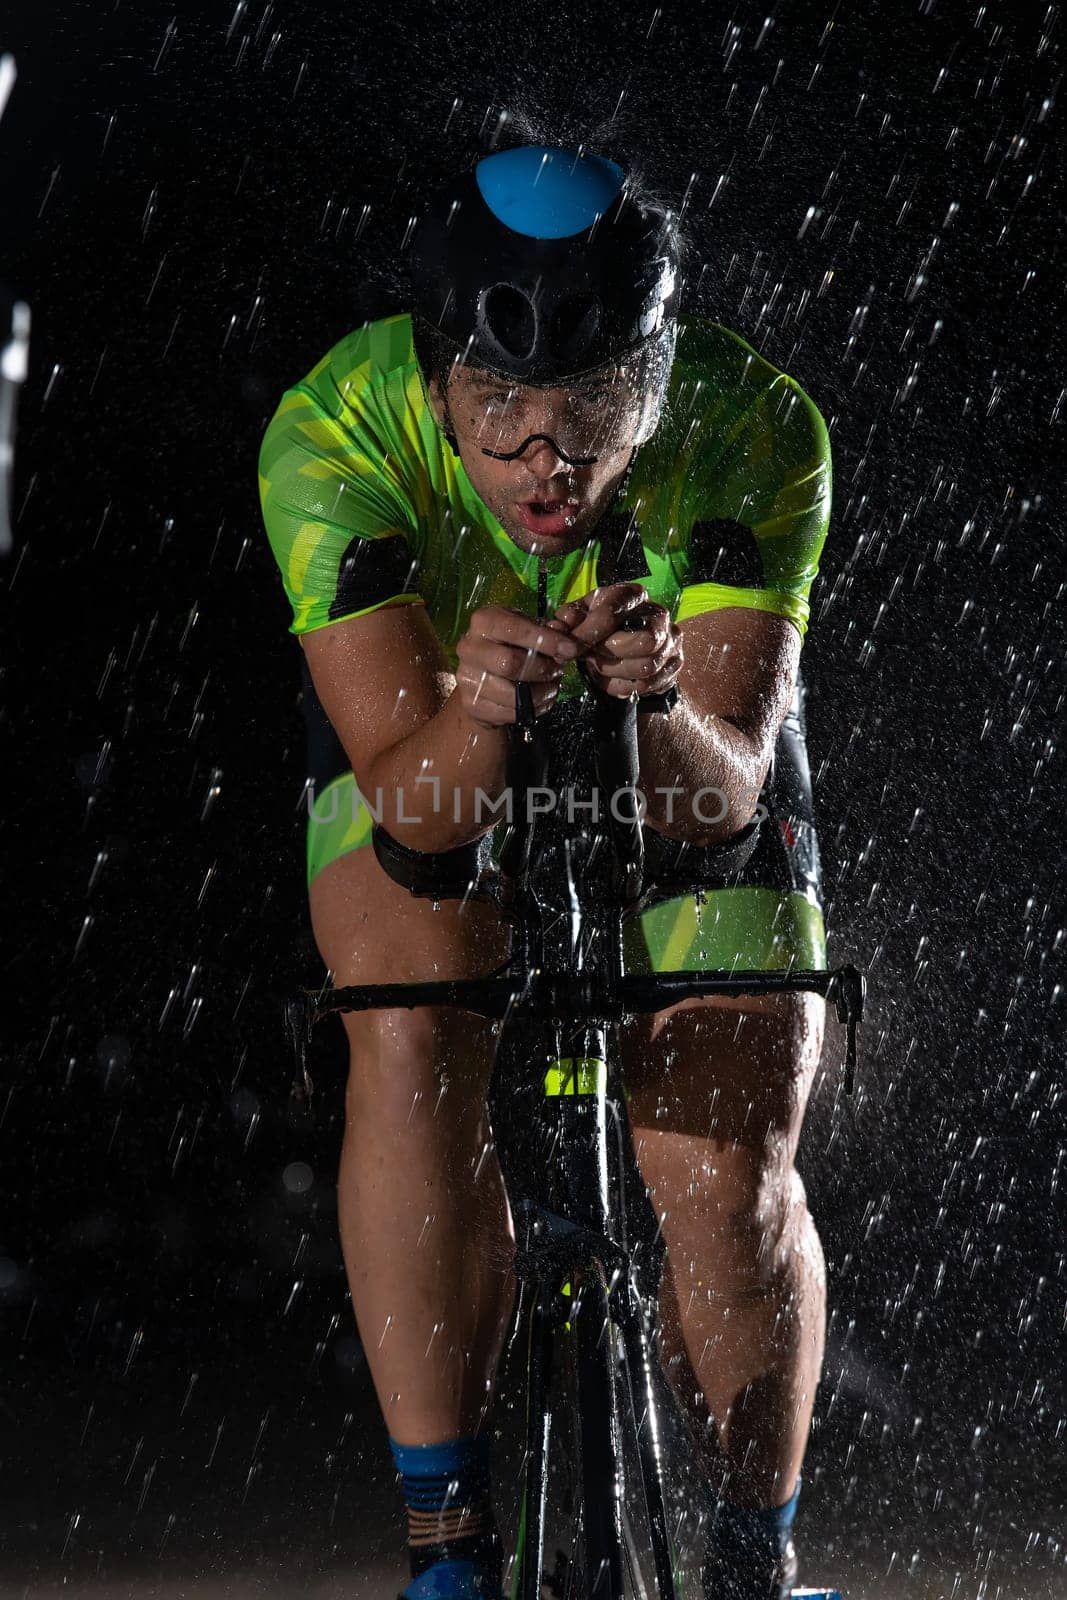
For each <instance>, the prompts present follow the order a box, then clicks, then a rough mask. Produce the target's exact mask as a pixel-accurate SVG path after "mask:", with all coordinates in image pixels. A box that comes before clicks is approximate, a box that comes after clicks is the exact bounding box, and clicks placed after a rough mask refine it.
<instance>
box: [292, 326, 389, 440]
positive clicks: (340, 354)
mask: <svg viewBox="0 0 1067 1600" xmlns="http://www.w3.org/2000/svg"><path fill="white" fill-rule="evenodd" d="M414 360H415V357H414V351H413V349H412V343H411V317H410V316H409V315H408V314H406V313H405V314H403V315H398V316H392V317H380V318H379V319H378V320H377V321H375V322H365V323H363V324H362V325H361V326H360V327H358V328H353V329H352V330H351V331H350V332H349V333H346V334H345V335H344V336H343V337H342V338H340V339H338V341H337V343H336V344H335V345H332V346H331V347H330V349H329V350H327V352H326V354H325V355H324V356H322V357H321V359H320V360H319V361H317V362H316V363H315V365H314V366H313V367H312V369H311V371H310V372H309V373H308V374H307V375H306V376H305V377H303V378H301V379H299V380H298V382H296V383H294V384H293V385H292V386H291V387H290V388H289V389H288V390H287V391H286V394H287V395H293V396H303V397H305V398H306V399H308V400H310V401H312V402H313V403H315V404H316V405H318V406H319V407H320V408H321V409H322V410H323V411H325V412H326V413H327V414H328V415H329V416H338V415H339V414H340V413H341V412H343V411H345V410H350V411H362V410H368V409H373V407H374V406H375V404H376V403H380V402H381V401H383V400H384V399H386V398H387V397H388V396H389V393H390V391H391V390H396V392H397V397H399V396H400V395H402V394H404V393H405V392H406V390H407V388H408V386H409V383H410V378H411V374H412V370H413V368H414Z"/></svg>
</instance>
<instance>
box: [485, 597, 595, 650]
mask: <svg viewBox="0 0 1067 1600" xmlns="http://www.w3.org/2000/svg"><path fill="white" fill-rule="evenodd" d="M466 637H467V638H468V639H471V640H475V639H492V640H493V641H495V642H496V643H498V644H507V645H515V646H519V647H521V648H522V649H524V650H535V651H537V652H538V654H542V655H548V656H554V657H555V658H556V659H557V660H559V661H573V660H574V658H575V656H576V655H577V654H578V650H577V649H576V647H575V645H574V641H573V640H572V639H571V638H570V636H569V634H567V633H566V632H564V631H562V630H561V629H559V628H549V627H548V626H547V625H546V624H545V623H543V622H535V621H534V620H533V618H532V617H524V616H523V614H522V612H521V611H511V610H508V609H507V608H506V607H504V606H486V607H485V608H484V609H483V610H481V611H476V612H475V613H474V615H473V616H472V617H471V621H470V629H469V631H468V633H467V635H466Z"/></svg>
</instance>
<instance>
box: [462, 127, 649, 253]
mask: <svg viewBox="0 0 1067 1600" xmlns="http://www.w3.org/2000/svg"><path fill="white" fill-rule="evenodd" d="M474 176H475V178H476V179H477V182H478V188H479V189H480V191H481V194H482V198H483V200H484V201H485V203H486V205H487V206H488V207H489V209H490V211H491V212H492V213H493V215H494V217H499V218H500V221H501V222H503V223H506V225H507V226H508V227H509V228H511V229H512V231H513V232H514V233H522V234H525V235H526V236H527V238H530V239H568V238H570V237H571V236H572V235H574V234H576V233H584V232H585V231H586V230H587V229H588V228H591V227H592V226H593V223H594V222H598V221H599V220H600V218H601V217H602V216H603V215H604V213H605V211H607V209H608V207H609V206H610V205H611V203H612V201H613V200H617V199H618V198H619V194H620V192H621V190H622V186H623V184H624V182H625V181H626V174H625V172H624V171H623V169H622V168H621V167H620V166H619V165H618V163H617V162H615V161H608V160H607V158H606V157H604V156H595V155H583V154H582V153H581V152H580V151H579V150H562V149H553V147H552V146H551V145H547V144H526V145H520V146H519V147H518V149H515V150H501V151H499V152H498V153H497V154H496V155H492V156H486V158H485V160H484V161H479V163H478V165H477V166H476V167H475V169H474Z"/></svg>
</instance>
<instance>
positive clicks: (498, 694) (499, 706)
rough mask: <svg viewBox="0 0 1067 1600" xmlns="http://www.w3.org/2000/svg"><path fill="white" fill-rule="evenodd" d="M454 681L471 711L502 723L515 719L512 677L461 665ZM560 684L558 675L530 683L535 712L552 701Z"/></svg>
mask: <svg viewBox="0 0 1067 1600" xmlns="http://www.w3.org/2000/svg"><path fill="white" fill-rule="evenodd" d="M456 682H457V684H458V686H459V687H460V689H462V690H464V691H465V694H466V698H467V700H468V702H469V704H470V706H471V709H472V711H473V713H474V715H475V716H477V717H479V718H481V720H482V721H483V722H493V723H497V724H503V723H511V722H514V721H515V715H516V695H515V684H514V683H513V682H512V680H511V679H509V678H502V677H500V676H499V675H498V674H496V673H492V672H475V671H469V670H467V669H461V670H460V672H459V673H458V674H457V677H456ZM559 684H560V680H559V679H558V678H557V679H556V680H555V681H554V682H549V683H534V684H531V686H530V697H531V699H532V700H533V704H534V712H535V714H536V715H537V716H540V715H541V713H542V712H543V711H546V710H548V708H549V707H550V706H551V705H552V704H553V703H554V701H555V699H556V696H557V695H558V694H559Z"/></svg>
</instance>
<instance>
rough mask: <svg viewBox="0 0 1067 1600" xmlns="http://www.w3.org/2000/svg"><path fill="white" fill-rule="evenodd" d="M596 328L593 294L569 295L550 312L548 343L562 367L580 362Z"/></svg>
mask: <svg viewBox="0 0 1067 1600" xmlns="http://www.w3.org/2000/svg"><path fill="white" fill-rule="evenodd" d="M599 328H600V301H599V300H598V299H597V298H596V296H595V295H591V294H574V295H570V296H569V297H568V298H567V299H566V300H564V302H563V304H562V305H560V306H557V307H556V309H555V311H554V312H553V313H552V322H551V325H550V329H549V344H550V345H551V347H552V352H553V354H554V355H555V357H556V359H557V360H558V361H560V362H562V363H564V364H569V363H570V362H575V361H580V360H581V359H582V357H583V356H584V355H585V353H586V351H587V350H588V349H589V347H590V345H591V344H592V343H593V341H594V339H595V338H596V336H597V333H598V331H599Z"/></svg>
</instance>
